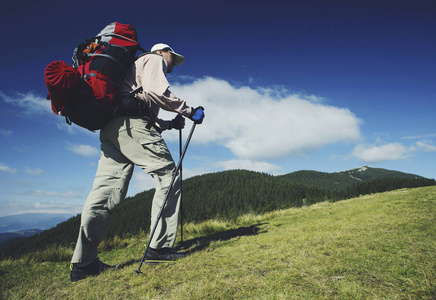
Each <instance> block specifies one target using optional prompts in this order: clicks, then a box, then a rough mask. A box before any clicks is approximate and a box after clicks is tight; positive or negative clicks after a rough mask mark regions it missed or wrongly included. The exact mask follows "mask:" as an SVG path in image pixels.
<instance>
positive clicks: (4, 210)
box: [0, 201, 83, 217]
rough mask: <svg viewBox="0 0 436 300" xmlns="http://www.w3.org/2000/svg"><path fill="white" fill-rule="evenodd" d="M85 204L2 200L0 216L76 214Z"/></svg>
mask: <svg viewBox="0 0 436 300" xmlns="http://www.w3.org/2000/svg"><path fill="white" fill-rule="evenodd" d="M82 207H83V204H74V203H66V202H63V203H58V202H21V201H20V202H11V201H4V202H0V217H1V216H10V215H16V214H24V213H52V214H71V215H72V216H73V215H76V214H78V213H80V212H81V211H82Z"/></svg>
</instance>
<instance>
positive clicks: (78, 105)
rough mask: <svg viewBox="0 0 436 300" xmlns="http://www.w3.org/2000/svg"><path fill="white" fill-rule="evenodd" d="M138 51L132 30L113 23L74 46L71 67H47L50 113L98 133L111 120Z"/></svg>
mask: <svg viewBox="0 0 436 300" xmlns="http://www.w3.org/2000/svg"><path fill="white" fill-rule="evenodd" d="M138 50H142V51H144V50H143V49H142V48H140V44H139V43H138V36H137V33H136V30H135V28H134V27H133V26H131V25H127V24H121V23H118V22H114V23H111V24H109V25H108V26H106V27H105V28H104V29H103V30H102V31H101V32H100V33H99V34H97V35H96V36H95V37H93V38H91V39H88V40H86V41H85V42H84V43H82V44H80V45H79V46H77V48H76V49H75V50H74V52H73V67H70V66H68V65H67V64H66V63H64V62H59V61H58V62H53V63H51V64H49V65H48V66H47V68H46V70H45V73H44V76H45V81H46V85H47V90H48V92H49V98H50V100H51V103H52V109H53V112H54V113H55V114H59V115H62V116H65V117H66V120H67V123H68V124H71V123H75V124H77V125H79V126H82V127H84V128H87V129H89V130H98V129H101V128H102V127H103V126H104V125H105V124H106V123H107V121H108V120H109V119H110V118H111V117H113V116H114V111H115V109H116V108H117V106H118V104H119V100H118V97H117V96H118V90H119V87H120V85H121V82H122V79H123V77H124V73H125V71H126V69H127V68H128V67H129V66H130V65H131V64H132V63H133V61H134V59H135V55H136V52H137V51H138ZM73 70H74V71H73ZM59 78H61V79H59ZM75 79H77V80H76V81H75Z"/></svg>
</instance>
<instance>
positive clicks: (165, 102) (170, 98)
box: [120, 54, 191, 129]
mask: <svg viewBox="0 0 436 300" xmlns="http://www.w3.org/2000/svg"><path fill="white" fill-rule="evenodd" d="M166 74H167V65H166V63H165V60H164V59H163V58H162V57H161V56H160V55H156V54H146V55H143V56H141V57H139V58H138V59H137V60H136V61H135V63H134V64H133V66H132V67H131V68H130V69H129V70H127V72H126V74H125V77H124V81H123V83H122V85H121V87H120V94H121V95H122V96H124V95H128V94H129V93H131V92H132V91H134V90H136V89H138V88H139V87H141V86H142V88H143V91H142V92H141V93H138V94H137V98H139V99H141V100H143V101H145V102H146V103H147V104H148V105H149V107H150V108H151V110H152V111H153V113H154V114H155V115H156V116H158V114H159V109H160V108H162V109H164V110H167V111H172V112H175V113H178V114H181V115H183V116H185V117H189V115H190V114H191V107H189V106H188V105H187V104H186V101H184V100H182V99H180V98H177V97H176V96H175V95H174V94H173V93H172V92H171V91H170V90H169V87H170V84H169V83H168V80H167V78H166ZM156 122H157V123H158V124H157V125H158V126H159V127H161V128H162V129H167V128H168V123H167V122H163V121H162V120H160V119H157V121H156Z"/></svg>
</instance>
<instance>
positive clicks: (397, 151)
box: [353, 143, 410, 163]
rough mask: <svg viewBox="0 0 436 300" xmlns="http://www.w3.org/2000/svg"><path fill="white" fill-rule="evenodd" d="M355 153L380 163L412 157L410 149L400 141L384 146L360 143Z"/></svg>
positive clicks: (366, 160) (365, 160)
mask: <svg viewBox="0 0 436 300" xmlns="http://www.w3.org/2000/svg"><path fill="white" fill-rule="evenodd" d="M353 155H354V156H355V157H357V158H358V159H360V160H362V161H364V162H368V163H378V162H383V161H392V160H398V159H406V158H408V157H410V149H407V148H406V147H404V145H402V144H400V143H390V144H385V145H382V146H372V145H369V146H367V145H358V146H356V147H355V148H354V150H353Z"/></svg>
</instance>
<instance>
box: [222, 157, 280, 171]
mask: <svg viewBox="0 0 436 300" xmlns="http://www.w3.org/2000/svg"><path fill="white" fill-rule="evenodd" d="M215 165H216V166H219V167H221V168H223V169H224V170H234V169H245V170H252V171H257V172H265V173H270V174H273V173H277V172H278V171H279V170H280V169H281V168H280V167H279V166H276V165H273V164H269V163H266V162H254V161H251V160H248V159H244V160H228V161H220V162H217V163H215Z"/></svg>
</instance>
